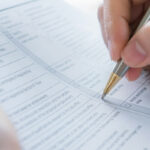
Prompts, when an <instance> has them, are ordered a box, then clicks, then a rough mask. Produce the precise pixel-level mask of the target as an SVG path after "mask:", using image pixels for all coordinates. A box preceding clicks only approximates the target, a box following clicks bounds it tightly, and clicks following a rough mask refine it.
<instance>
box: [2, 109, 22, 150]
mask: <svg viewBox="0 0 150 150" xmlns="http://www.w3.org/2000/svg"><path fill="white" fill-rule="evenodd" d="M0 150H20V147H19V144H18V141H17V138H16V136H15V131H14V129H13V127H12V125H11V124H10V122H9V121H8V119H7V117H6V116H5V115H4V113H3V112H2V111H0Z"/></svg>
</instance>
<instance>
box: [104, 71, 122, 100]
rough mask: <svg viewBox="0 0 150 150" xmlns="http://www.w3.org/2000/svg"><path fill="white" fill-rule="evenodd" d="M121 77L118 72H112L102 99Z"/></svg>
mask: <svg viewBox="0 0 150 150" xmlns="http://www.w3.org/2000/svg"><path fill="white" fill-rule="evenodd" d="M120 79H121V77H119V76H118V75H117V74H115V73H112V74H111V76H110V79H109V81H108V83H107V85H106V87H105V89H104V92H103V95H102V99H104V97H105V96H106V95H107V94H108V93H109V92H110V91H111V89H112V88H113V87H114V86H115V85H116V84H117V83H118V82H119V81H120Z"/></svg>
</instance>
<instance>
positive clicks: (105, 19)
mask: <svg viewBox="0 0 150 150" xmlns="http://www.w3.org/2000/svg"><path fill="white" fill-rule="evenodd" d="M148 6H150V0H104V4H103V5H102V6H100V8H99V11H98V16H99V20H100V23H101V28H102V34H103V37H104V41H105V43H106V45H107V47H108V49H109V52H110V56H111V58H112V60H114V61H117V60H119V59H120V58H122V59H123V61H124V62H125V63H126V64H127V65H128V66H130V67H131V69H130V70H129V71H128V73H127V74H126V77H127V78H128V80H130V81H133V80H136V79H137V78H138V77H139V76H140V74H141V70H142V69H141V68H143V67H145V66H147V65H150V22H148V23H147V24H146V25H144V26H143V27H142V28H141V29H140V30H139V31H138V32H137V33H135V34H134V35H133V36H132V38H131V39H129V37H130V35H131V32H132V31H134V30H135V29H136V27H137V25H138V24H139V22H140V20H141V18H142V17H143V15H144V14H145V11H146V10H147V8H148Z"/></svg>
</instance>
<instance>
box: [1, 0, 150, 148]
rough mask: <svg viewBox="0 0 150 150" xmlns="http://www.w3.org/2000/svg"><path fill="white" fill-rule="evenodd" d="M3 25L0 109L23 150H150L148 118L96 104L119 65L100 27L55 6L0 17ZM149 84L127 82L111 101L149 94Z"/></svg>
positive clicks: (34, 5) (37, 5)
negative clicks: (109, 53) (104, 40)
mask: <svg viewBox="0 0 150 150" xmlns="http://www.w3.org/2000/svg"><path fill="white" fill-rule="evenodd" d="M0 20H1V22H0V30H1V34H0V37H1V38H0V52H1V55H0V72H1V73H0V102H1V106H2V107H3V108H4V109H5V111H6V112H7V114H8V115H9V118H10V120H11V121H12V122H13V124H14V126H15V127H16V129H17V131H18V135H19V139H20V141H21V144H22V147H23V149H24V150H41V149H44V150H91V149H92V150H109V149H110V150H129V149H136V150H141V149H142V150H148V149H150V143H149V137H150V136H149V135H150V130H149V129H150V127H149V124H150V119H149V116H144V115H141V114H140V115H139V114H136V113H129V112H125V111H122V110H119V109H116V108H114V107H112V106H109V105H107V104H106V103H104V102H102V100H101V99H100V98H99V96H100V95H99V93H102V90H103V88H104V86H105V84H106V81H107V79H108V77H109V74H110V72H111V69H112V68H113V66H114V65H115V64H114V63H112V62H111V61H110V58H109V56H108V52H107V50H106V47H105V46H104V43H103V40H102V37H101V33H100V30H99V26H98V24H97V21H94V19H91V20H93V21H94V22H92V23H91V20H90V19H89V22H88V21H87V17H84V14H81V15H80V13H79V12H76V11H75V10H72V9H71V7H69V6H68V5H67V4H65V3H64V2H63V1H56V0H51V1H48V0H39V1H33V2H31V3H30V4H24V5H20V6H17V7H13V8H12V7H11V8H10V9H7V10H2V11H1V13H0ZM147 78H148V76H146V75H145V74H143V76H142V77H141V78H140V79H139V80H138V81H136V82H134V83H128V82H127V81H126V79H124V80H123V81H122V82H120V84H119V85H118V86H117V88H119V90H117V88H116V89H114V91H112V93H110V97H111V100H114V99H115V98H119V102H118V103H120V102H121V103H122V102H124V100H126V99H127V98H128V97H130V96H134V95H133V93H134V94H136V93H138V92H136V93H135V91H138V90H140V88H144V87H147V89H146V90H147V91H148V87H149V86H148V83H147V82H146V84H145V81H147ZM143 83H144V85H143ZM129 88H130V89H129ZM147 93H148V92H147ZM143 94H144V92H143ZM119 96H121V97H119ZM140 96H142V99H143V103H141V104H140V105H142V104H143V105H144V104H147V101H146V97H148V96H146V95H140ZM140 96H139V97H140ZM144 107H145V105H144Z"/></svg>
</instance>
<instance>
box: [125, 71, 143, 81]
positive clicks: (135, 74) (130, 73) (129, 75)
mask: <svg viewBox="0 0 150 150" xmlns="http://www.w3.org/2000/svg"><path fill="white" fill-rule="evenodd" d="M141 72H142V69H141V68H131V69H129V71H128V72H127V74H126V77H127V79H128V80H129V81H134V80H136V79H137V78H138V77H139V76H140V74H141Z"/></svg>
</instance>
